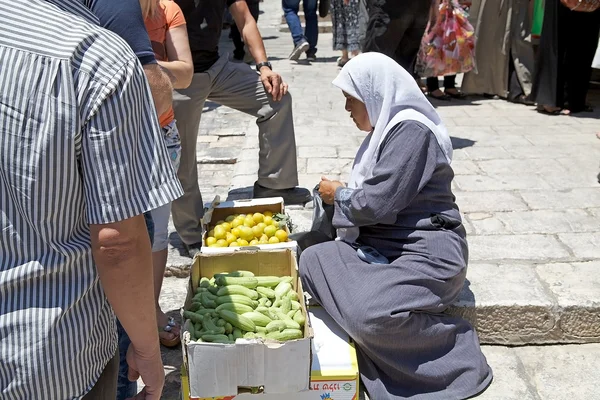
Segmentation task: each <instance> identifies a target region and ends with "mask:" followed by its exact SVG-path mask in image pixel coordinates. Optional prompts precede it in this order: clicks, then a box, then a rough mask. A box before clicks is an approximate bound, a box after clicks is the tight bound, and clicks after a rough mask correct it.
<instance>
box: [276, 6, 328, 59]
mask: <svg viewBox="0 0 600 400" xmlns="http://www.w3.org/2000/svg"><path fill="white" fill-rule="evenodd" d="M281 6H282V7H283V12H284V14H285V21H286V22H287V24H288V26H289V28H290V32H291V33H292V39H294V46H297V45H299V44H300V43H302V41H303V40H306V41H307V42H308V44H309V45H310V47H309V48H308V51H307V52H306V53H307V54H313V55H314V54H315V53H316V52H317V40H318V39H319V21H318V19H317V0H303V2H302V6H303V8H304V18H305V19H306V29H305V32H304V33H302V24H301V23H300V18H298V10H299V8H300V0H281Z"/></svg>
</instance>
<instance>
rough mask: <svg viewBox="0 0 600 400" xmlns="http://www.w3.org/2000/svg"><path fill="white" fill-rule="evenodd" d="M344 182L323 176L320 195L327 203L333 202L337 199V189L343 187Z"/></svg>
mask: <svg viewBox="0 0 600 400" xmlns="http://www.w3.org/2000/svg"><path fill="white" fill-rule="evenodd" d="M343 186H344V184H343V183H342V182H340V181H330V180H329V179H327V178H326V177H324V176H322V177H321V183H319V195H320V196H321V199H322V200H323V202H324V203H325V204H333V201H334V199H335V191H336V190H337V188H339V187H343Z"/></svg>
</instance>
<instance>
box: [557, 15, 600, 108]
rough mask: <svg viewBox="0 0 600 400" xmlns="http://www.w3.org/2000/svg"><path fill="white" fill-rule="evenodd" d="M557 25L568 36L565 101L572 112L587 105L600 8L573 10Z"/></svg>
mask: <svg viewBox="0 0 600 400" xmlns="http://www.w3.org/2000/svg"><path fill="white" fill-rule="evenodd" d="M569 17H570V18H569V22H568V24H566V26H564V27H561V28H560V29H561V30H562V31H563V32H564V34H565V35H566V36H567V39H566V40H567V42H568V43H569V47H568V49H567V50H566V56H565V77H566V81H567V102H568V108H569V111H570V112H572V113H576V112H580V111H583V110H584V109H586V104H585V100H586V97H587V92H588V88H589V82H590V78H591V75H592V61H593V60H594V55H595V54H596V49H597V47H598V33H599V30H600V12H599V11H595V12H593V13H586V12H574V13H571V15H569Z"/></svg>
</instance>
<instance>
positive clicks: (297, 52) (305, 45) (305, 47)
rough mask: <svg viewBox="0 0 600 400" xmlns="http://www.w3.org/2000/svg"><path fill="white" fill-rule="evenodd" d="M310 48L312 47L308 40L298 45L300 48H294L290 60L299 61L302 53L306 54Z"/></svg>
mask: <svg viewBox="0 0 600 400" xmlns="http://www.w3.org/2000/svg"><path fill="white" fill-rule="evenodd" d="M309 47H310V45H309V44H308V42H307V41H306V40H304V41H302V42H300V43H298V46H296V47H294V50H293V51H292V54H290V60H292V61H298V59H299V58H300V56H301V55H302V53H305V52H306V50H308V48H309Z"/></svg>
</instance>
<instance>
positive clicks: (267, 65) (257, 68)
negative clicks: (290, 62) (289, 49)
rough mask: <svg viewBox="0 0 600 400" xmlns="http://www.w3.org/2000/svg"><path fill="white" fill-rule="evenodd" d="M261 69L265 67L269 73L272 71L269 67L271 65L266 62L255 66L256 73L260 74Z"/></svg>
mask: <svg viewBox="0 0 600 400" xmlns="http://www.w3.org/2000/svg"><path fill="white" fill-rule="evenodd" d="M262 67H267V68H269V69H270V70H271V71H272V70H273V67H272V66H271V63H270V62H268V61H265V62H261V63H258V64H256V70H257V71H258V72H260V69H261V68H262Z"/></svg>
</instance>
